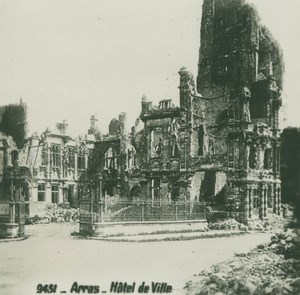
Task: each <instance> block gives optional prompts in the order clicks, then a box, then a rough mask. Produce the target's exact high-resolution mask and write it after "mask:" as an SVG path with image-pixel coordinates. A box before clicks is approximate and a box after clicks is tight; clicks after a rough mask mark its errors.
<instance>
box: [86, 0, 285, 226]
mask: <svg viewBox="0 0 300 295" xmlns="http://www.w3.org/2000/svg"><path fill="white" fill-rule="evenodd" d="M282 74H283V62H282V53H281V50H280V48H279V46H278V44H277V42H276V41H274V39H273V37H272V36H271V34H270V32H269V31H268V30H267V29H266V28H265V27H263V26H262V25H261V24H260V21H259V18H258V15H257V13H256V11H255V9H254V8H253V7H252V6H250V5H248V4H247V3H245V1H242V0H226V1H225V0H204V3H203V11H202V23H201V45H200V54H199V67H198V77H197V81H195V80H194V78H193V75H192V74H191V73H190V72H189V71H187V69H186V68H184V67H183V68H181V70H180V71H179V76H180V83H179V98H180V104H179V106H178V107H177V106H174V105H173V103H172V101H171V100H162V101H160V103H159V105H158V106H154V105H152V102H151V101H148V100H147V98H146V97H145V96H143V98H142V103H141V108H142V109H141V114H140V117H139V119H138V120H137V124H136V126H135V127H133V128H132V130H131V133H128V132H126V130H125V129H124V124H125V123H124V119H125V117H124V116H121V117H120V119H119V120H116V119H114V120H112V122H111V124H110V135H109V136H107V137H106V138H103V139H102V140H100V141H98V142H96V143H95V150H94V151H93V153H92V156H91V158H90V160H91V163H93V164H92V166H93V169H90V170H89V171H87V175H89V177H91V176H92V175H93V177H94V178H95V180H96V181H99V183H100V191H101V194H100V195H103V194H104V195H105V194H108V195H114V194H115V193H118V194H120V195H121V196H127V197H128V198H129V199H135V198H142V199H151V200H157V199H159V200H161V201H165V202H175V201H185V200H189V201H199V202H203V203H204V204H207V205H210V206H213V207H216V208H218V209H222V210H225V211H227V212H235V213H236V215H235V216H236V218H238V219H239V220H240V221H243V222H246V223H251V221H252V220H255V219H258V218H260V219H267V217H268V214H270V213H275V214H280V205H281V193H280V191H281V189H280V183H281V182H280V178H279V163H280V159H279V156H280V142H279V126H278V122H279V118H278V113H279V108H280V106H281V89H282ZM92 166H91V167H92Z"/></svg>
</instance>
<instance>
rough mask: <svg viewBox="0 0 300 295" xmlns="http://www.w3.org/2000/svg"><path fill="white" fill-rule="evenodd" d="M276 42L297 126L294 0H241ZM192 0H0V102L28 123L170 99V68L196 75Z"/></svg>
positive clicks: (39, 125) (103, 125)
mask: <svg viewBox="0 0 300 295" xmlns="http://www.w3.org/2000/svg"><path fill="white" fill-rule="evenodd" d="M249 2H252V3H254V4H255V5H256V7H257V8H258V11H259V14H260V16H261V19H262V23H264V24H266V25H267V26H268V27H269V29H270V30H271V32H272V33H273V35H274V37H275V38H276V39H277V40H278V41H279V42H280V44H281V47H282V48H283V51H284V59H285V68H286V73H285V79H284V80H285V86H284V92H285V95H286V103H287V124H288V125H291V126H299V127H300V116H299V115H298V113H299V110H300V102H299V101H300V87H299V86H298V84H300V82H298V77H300V56H299V54H300V17H299V9H300V0H284V1H283V0H249ZM201 10H202V0H152V1H149V0H26V1H24V0H0V105H4V104H8V103H16V102H19V100H20V97H22V99H23V101H25V102H26V104H27V106H28V122H29V128H30V132H33V131H35V130H37V131H39V132H41V131H43V130H45V128H46V127H47V126H49V127H50V128H53V127H54V126H55V123H56V122H60V121H62V120H63V119H66V120H67V121H68V123H69V128H70V131H71V133H72V134H73V135H78V134H80V133H85V132H86V130H87V129H88V127H89V123H90V122H89V119H90V116H91V115H92V114H96V115H97V117H98V119H99V122H98V125H99V126H100V129H101V130H102V131H103V132H106V131H107V127H108V124H109V122H110V120H111V119H112V118H114V117H117V116H118V114H119V113H120V112H127V114H128V125H129V126H131V125H132V124H134V121H135V119H136V118H137V117H138V116H139V113H140V101H141V97H142V95H143V93H145V94H146V96H147V97H148V99H149V100H153V101H154V102H158V101H159V100H161V99H166V98H171V99H173V101H174V103H176V104H178V101H179V97H178V96H179V95H178V88H177V87H178V84H179V76H178V71H179V69H180V68H181V67H182V66H186V67H187V68H188V69H189V70H190V71H192V73H194V76H195V77H196V76H197V63H198V53H199V45H200V23H201V13H202V11H201Z"/></svg>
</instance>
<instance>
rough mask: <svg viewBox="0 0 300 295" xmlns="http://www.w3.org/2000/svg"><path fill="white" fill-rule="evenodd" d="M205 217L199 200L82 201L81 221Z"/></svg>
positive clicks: (198, 218)
mask: <svg viewBox="0 0 300 295" xmlns="http://www.w3.org/2000/svg"><path fill="white" fill-rule="evenodd" d="M203 219H205V207H204V206H203V205H202V204H200V203H199V202H177V203H174V202H172V203H171V202H168V203H164V202H160V201H155V202H151V201H143V202H142V201H140V202H137V201H117V202H105V201H102V202H95V203H91V202H90V201H89V200H84V201H81V202H80V222H87V223H95V222H128V221H183V220H203Z"/></svg>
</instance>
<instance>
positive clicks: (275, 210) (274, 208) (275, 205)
mask: <svg viewBox="0 0 300 295" xmlns="http://www.w3.org/2000/svg"><path fill="white" fill-rule="evenodd" d="M273 192H274V207H273V212H274V213H275V214H278V196H277V185H274V186H273Z"/></svg>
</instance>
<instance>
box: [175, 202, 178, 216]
mask: <svg viewBox="0 0 300 295" xmlns="http://www.w3.org/2000/svg"><path fill="white" fill-rule="evenodd" d="M175 220H176V221H177V220H178V206H177V202H175Z"/></svg>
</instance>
